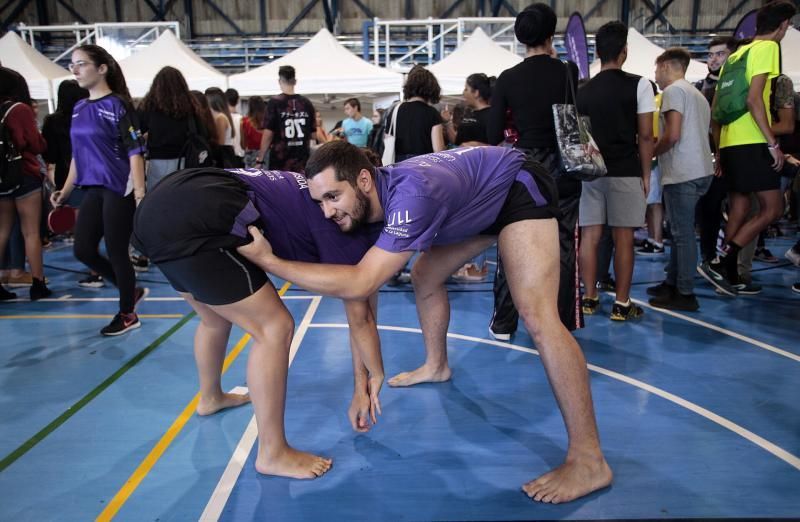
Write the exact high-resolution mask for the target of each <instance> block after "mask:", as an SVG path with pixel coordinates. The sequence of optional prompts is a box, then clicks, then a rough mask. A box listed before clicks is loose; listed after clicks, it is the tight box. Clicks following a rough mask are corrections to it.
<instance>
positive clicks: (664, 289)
mask: <svg viewBox="0 0 800 522" xmlns="http://www.w3.org/2000/svg"><path fill="white" fill-rule="evenodd" d="M676 291H677V288H675V287H674V286H673V285H671V284H669V283H667V282H666V281H663V282H661V283H659V284H657V285H656V286H651V287H650V288H648V289H647V295H652V296H653V297H669V296H671V295H672V294H673V293H676Z"/></svg>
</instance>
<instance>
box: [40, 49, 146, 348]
mask: <svg viewBox="0 0 800 522" xmlns="http://www.w3.org/2000/svg"><path fill="white" fill-rule="evenodd" d="M69 68H70V70H71V71H72V73H73V74H74V75H75V79H76V80H78V84H79V85H80V86H81V87H83V88H85V89H88V91H89V98H88V99H85V100H81V101H80V102H78V103H77V104H76V105H75V109H74V111H73V113H72V128H71V130H70V135H71V138H72V162H71V164H70V168H69V174H68V175H67V180H66V182H65V183H64V187H63V188H62V189H61V190H59V191H56V192H54V193H53V195H52V196H51V201H52V203H53V205H55V206H59V205H61V204H63V202H64V201H66V200H67V198H68V197H69V194H70V192H72V189H73V187H74V186H75V185H78V186H81V187H83V188H84V189H86V196H85V197H84V199H83V202H82V203H81V211H80V214H79V215H78V221H77V223H76V225H75V247H74V250H75V257H77V258H78V260H79V261H81V262H82V263H83V264H85V265H86V266H88V267H89V268H91V269H92V270H94V271H95V272H97V273H99V274H100V275H101V276H103V278H104V279H107V280H108V281H111V282H112V283H113V284H114V285H116V286H117V288H119V313H117V314H116V315H115V316H114V319H112V321H111V323H110V324H108V325H107V326H105V327H104V328H103V329H102V330H100V333H101V334H103V335H120V334H123V333H125V332H127V331H129V330H132V329H134V328H139V327H140V326H141V323H140V322H139V318H138V317H137V315H136V312H135V307H136V304H137V303H138V302H139V301H141V300H142V299H144V297H145V295H146V294H147V289H145V288H136V276H135V275H134V271H133V266H132V265H131V261H130V258H129V257H128V243H129V242H130V238H131V232H132V231H133V213H134V211H135V210H136V205H137V204H138V203H139V202H140V201H141V200H142V198H144V192H145V184H144V157H143V154H144V145H143V142H142V139H141V132H140V131H139V125H138V123H137V118H136V113H135V111H134V110H133V107H132V104H131V98H130V93H129V92H128V86H127V85H126V83H125V77H124V76H123V75H122V70H121V69H120V68H119V64H117V61H116V60H114V58H113V57H112V56H111V55H110V54H108V52H106V50H105V49H103V48H102V47H98V46H96V45H82V46H80V47H78V48H77V49H76V50H75V51H73V53H72V62H71V63H70V65H69ZM102 238H105V243H106V252H107V253H108V257H107V258H106V257H104V256H102V255H101V254H100V252H99V246H100V240H101V239H102Z"/></svg>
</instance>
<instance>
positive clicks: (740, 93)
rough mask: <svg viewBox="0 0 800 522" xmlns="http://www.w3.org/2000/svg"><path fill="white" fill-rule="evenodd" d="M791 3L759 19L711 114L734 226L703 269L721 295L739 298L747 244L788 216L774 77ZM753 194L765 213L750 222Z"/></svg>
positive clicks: (768, 9)
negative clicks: (774, 117) (774, 124)
mask: <svg viewBox="0 0 800 522" xmlns="http://www.w3.org/2000/svg"><path fill="white" fill-rule="evenodd" d="M795 13H796V9H795V6H794V5H793V4H792V3H791V2H789V1H786V0H778V1H774V2H770V3H768V4H766V5H765V6H763V7H762V8H761V9H759V11H758V14H757V15H756V36H755V38H754V39H753V41H752V42H751V43H749V44H746V45H743V46H741V47H739V49H737V50H736V52H734V53H732V54H731V55H730V57H729V58H728V61H727V62H726V63H725V65H724V66H723V68H722V72H721V74H720V79H719V82H718V83H717V91H716V94H715V96H714V102H713V105H712V109H711V113H712V119H713V121H714V124H713V134H714V142H715V145H716V146H717V154H716V155H717V163H716V165H717V167H716V175H718V176H719V175H722V176H725V178H726V180H727V183H728V202H729V211H728V223H727V225H726V227H725V242H724V245H723V249H722V250H723V251H722V253H721V254H720V256H719V260H718V261H712V262H704V263H703V264H701V265H700V266H699V267H698V268H697V270H698V272H699V273H700V275H702V276H703V277H704V278H705V279H706V280H708V281H709V282H710V283H711V284H712V285H714V286H715V287H716V288H717V289H718V290H719V291H720V292H721V293H723V294H725V295H729V296H736V295H737V290H736V288H735V286H734V285H736V284H738V283H739V281H738V270H737V257H738V254H739V251H740V250H741V249H742V247H743V246H745V245H747V244H748V243H749V242H750V241H752V240H753V239H754V238H756V237H757V236H758V234H759V233H760V232H761V231H762V230H764V229H765V228H766V227H767V226H768V225H769V224H770V223H772V222H773V221H775V220H776V219H778V218H779V217H780V216H781V215H782V214H783V199H782V197H781V192H780V186H781V180H780V174H779V172H780V170H781V168H782V167H783V162H784V157H783V153H782V152H781V149H780V145H779V142H778V140H777V138H776V137H775V133H774V132H773V131H772V129H771V127H770V125H771V118H770V112H769V110H768V108H769V100H770V94H771V82H770V80H771V79H772V78H775V77H776V76H778V74H780V47H779V45H778V44H779V42H780V41H781V40H782V39H783V37H784V35H785V34H786V31H787V30H788V28H789V25H790V22H791V18H792V17H793V16H794V15H795ZM750 194H755V196H756V198H757V199H758V203H759V206H760V209H759V211H758V213H757V214H755V215H754V216H753V217H751V218H749V219H748V218H747V215H748V212H749V211H750Z"/></svg>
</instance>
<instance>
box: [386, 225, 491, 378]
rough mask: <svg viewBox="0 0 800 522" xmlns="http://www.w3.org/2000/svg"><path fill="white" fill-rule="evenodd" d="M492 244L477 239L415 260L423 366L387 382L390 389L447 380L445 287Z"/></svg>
mask: <svg viewBox="0 0 800 522" xmlns="http://www.w3.org/2000/svg"><path fill="white" fill-rule="evenodd" d="M494 241H495V238H494V237H492V236H479V237H476V238H473V239H470V240H467V241H464V242H463V243H458V244H456V245H448V246H434V247H432V248H431V249H430V250H429V251H428V252H425V253H423V254H422V255H420V256H419V258H417V261H416V262H415V263H414V266H413V268H412V274H411V282H412V283H413V284H414V297H415V298H416V301H417V315H418V316H419V323H420V327H421V328H422V337H423V339H424V341H425V363H424V364H423V365H422V366H420V367H419V368H417V369H416V370H413V371H410V372H403V373H400V374H398V375H395V376H394V377H392V378H391V379H389V385H390V386H413V385H414V384H419V383H422V382H442V381H447V380H449V379H450V376H451V374H452V372H451V371H450V367H449V366H448V363H447V327H448V325H449V324H450V302H449V301H448V299H447V289H446V288H445V286H444V283H445V281H447V278H448V277H449V276H450V274H452V273H453V272H454V271H455V270H456V269H458V267H460V266H461V265H463V264H464V263H465V262H466V261H467V260H469V259H472V258H473V257H475V256H476V255H478V254H479V253H480V252H482V251H483V250H485V249H487V248H489V247H490V246H491V245H492V243H494Z"/></svg>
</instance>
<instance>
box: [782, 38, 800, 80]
mask: <svg viewBox="0 0 800 522" xmlns="http://www.w3.org/2000/svg"><path fill="white" fill-rule="evenodd" d="M781 71H783V74H785V75H786V76H788V77H789V78H791V79H792V82H794V90H795V91H798V90H800V31H798V30H797V29H795V28H793V27H790V28H789V30H788V31H786V36H784V37H783V40H781Z"/></svg>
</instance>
